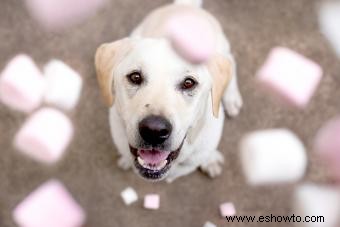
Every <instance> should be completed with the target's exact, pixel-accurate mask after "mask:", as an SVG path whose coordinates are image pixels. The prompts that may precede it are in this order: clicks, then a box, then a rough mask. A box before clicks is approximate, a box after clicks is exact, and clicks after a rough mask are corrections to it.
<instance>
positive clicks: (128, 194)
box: [120, 187, 138, 205]
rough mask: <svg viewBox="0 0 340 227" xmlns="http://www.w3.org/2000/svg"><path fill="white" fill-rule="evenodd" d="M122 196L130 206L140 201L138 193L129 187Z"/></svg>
mask: <svg viewBox="0 0 340 227" xmlns="http://www.w3.org/2000/svg"><path fill="white" fill-rule="evenodd" d="M120 196H121V197H122V199H123V201H124V203H125V205H130V204H132V203H134V202H136V201H137V200H138V195H137V193H136V191H135V190H134V189H133V188H131V187H127V188H126V189H124V190H123V191H122V192H121V193H120Z"/></svg>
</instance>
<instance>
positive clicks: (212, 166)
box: [200, 151, 224, 178]
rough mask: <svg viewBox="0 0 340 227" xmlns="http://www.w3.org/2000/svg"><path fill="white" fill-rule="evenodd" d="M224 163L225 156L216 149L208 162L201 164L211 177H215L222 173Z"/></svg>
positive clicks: (202, 168)
mask: <svg viewBox="0 0 340 227" xmlns="http://www.w3.org/2000/svg"><path fill="white" fill-rule="evenodd" d="M223 163H224V157H223V156H222V154H221V153H220V152H219V151H216V152H214V154H213V155H212V156H211V157H210V158H209V160H208V161H207V162H205V163H203V164H202V165H201V166H200V169H201V170H202V171H203V172H204V173H206V174H208V176H209V177H211V178H214V177H217V176H219V175H221V173H222V165H223Z"/></svg>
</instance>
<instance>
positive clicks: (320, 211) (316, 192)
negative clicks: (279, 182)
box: [294, 184, 340, 227]
mask: <svg viewBox="0 0 340 227" xmlns="http://www.w3.org/2000/svg"><path fill="white" fill-rule="evenodd" d="M339 192H340V191H339V188H332V187H327V186H317V185H313V184H304V185H301V186H299V187H298V188H297V189H296V190H295V193H294V214H295V215H298V216H301V222H300V224H302V225H303V226H306V227H335V226H336V224H337V222H338V221H340V219H339V213H340V193H339ZM307 216H308V218H309V220H306V221H308V222H304V218H306V217H307ZM321 216H322V217H321ZM318 217H319V218H322V219H319V220H318V221H317V219H316V218H318ZM313 221H314V222H313ZM323 221H324V222H323Z"/></svg>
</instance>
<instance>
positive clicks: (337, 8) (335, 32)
mask: <svg viewBox="0 0 340 227" xmlns="http://www.w3.org/2000/svg"><path fill="white" fill-rule="evenodd" d="M319 24H320V27H321V32H322V33H323V34H324V35H325V36H326V37H327V39H328V40H329V42H330V43H331V44H332V46H333V47H334V49H335V51H336V53H337V54H338V56H339V57H340V2H339V1H337V2H336V1H333V2H332V1H325V2H323V3H322V4H321V7H320V10H319Z"/></svg>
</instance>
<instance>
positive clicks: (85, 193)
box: [0, 0, 340, 227]
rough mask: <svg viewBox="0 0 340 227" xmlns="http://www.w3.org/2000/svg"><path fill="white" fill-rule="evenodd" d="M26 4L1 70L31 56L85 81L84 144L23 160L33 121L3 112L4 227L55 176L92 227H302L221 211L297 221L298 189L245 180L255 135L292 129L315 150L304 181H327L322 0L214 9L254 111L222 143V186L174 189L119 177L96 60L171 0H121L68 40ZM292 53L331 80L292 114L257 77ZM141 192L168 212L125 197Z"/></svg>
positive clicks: (335, 89)
mask: <svg viewBox="0 0 340 227" xmlns="http://www.w3.org/2000/svg"><path fill="white" fill-rule="evenodd" d="M22 2H23V1H22V0H2V1H1V2H0V41H1V42H0V68H3V67H4V66H5V64H6V62H7V61H8V60H9V59H10V58H11V57H13V56H14V55H16V54H18V53H21V52H24V53H27V54H29V55H32V56H33V57H34V59H35V60H36V61H37V62H38V63H39V64H40V65H43V64H44V63H46V62H47V61H48V60H49V59H51V58H58V59H61V60H63V61H65V62H66V63H68V64H69V65H71V66H72V67H73V68H75V69H76V70H77V71H79V72H80V73H81V74H82V75H83V78H84V80H85V86H84V90H83V94H82V98H81V102H80V105H79V106H78V108H77V109H76V111H74V112H73V113H70V116H71V117H72V118H73V120H74V124H75V126H76V135H75V139H74V141H73V142H72V145H71V146H70V148H69V151H68V153H67V155H66V156H65V158H64V159H63V160H62V161H61V162H60V163H58V164H57V165H56V166H53V167H46V166H43V165H41V164H38V163H36V162H34V161H32V160H30V159H27V158H25V157H23V156H22V155H20V154H18V152H16V151H15V150H14V149H13V147H12V145H11V143H12V138H13V136H14V134H15V132H16V131H17V130H18V128H19V127H20V125H21V124H22V122H23V121H24V119H25V116H24V115H23V114H19V113H16V112H13V111H10V110H9V109H7V108H6V107H5V106H3V105H0V152H1V153H0V154H1V158H0V226H1V227H11V226H15V225H14V223H13V221H12V218H11V210H12V209H13V208H14V207H15V205H16V204H18V203H19V202H20V201H21V200H22V199H23V198H24V197H25V196H26V195H27V194H28V193H29V192H31V191H32V190H33V189H35V188H36V187H37V186H38V185H40V184H41V183H43V182H44V181H46V180H48V179H50V178H52V177H55V178H58V179H60V180H61V181H63V182H64V183H65V185H66V186H67V188H68V189H69V191H70V192H71V193H72V194H73V195H74V197H75V198H76V200H77V201H78V202H79V203H80V204H81V205H82V206H83V207H84V209H85V210H86V212H87V214H88V222H87V224H86V226H91V227H113V226H129V227H130V226H147V227H153V226H155V227H156V226H157V227H165V226H202V225H203V223H204V222H205V221H206V220H211V221H212V222H214V223H215V224H217V225H218V226H246V225H249V226H254V227H256V226H285V227H287V226H293V223H265V224H261V223H251V224H250V223H249V224H248V223H247V224H246V223H227V221H226V220H225V219H223V218H220V217H219V213H218V205H219V204H220V203H221V202H224V201H232V202H234V203H235V205H236V208H237V212H238V214H239V215H258V216H259V215H270V214H274V215H287V214H291V213H292V210H291V206H290V204H291V197H292V192H293V189H294V186H295V185H282V186H272V187H260V188H253V187H250V186H248V185H247V184H246V183H245V181H244V178H243V175H242V172H241V171H240V163H239V159H238V149H237V144H238V141H239V140H240V138H241V136H242V135H243V134H244V133H246V132H248V131H251V130H255V129H264V128H271V127H288V128H290V129H292V130H293V131H294V132H296V133H297V135H299V137H301V139H302V140H303V141H304V142H305V144H306V146H307V147H308V149H309V157H310V159H309V161H310V163H309V166H308V171H307V175H306V177H305V178H304V179H303V181H313V182H327V181H329V179H328V178H327V176H326V175H325V171H324V170H323V168H322V166H321V165H320V163H319V162H318V161H317V160H315V157H313V154H312V152H311V144H312V141H313V137H314V135H315V132H316V130H317V129H318V128H319V127H320V126H321V125H322V123H323V122H324V121H325V120H327V119H329V118H330V117H333V116H335V115H336V114H337V113H339V107H340V105H339V104H340V99H339V97H340V89H339V88H340V75H339V74H340V64H339V60H338V59H336V57H335V55H334V53H333V51H332V49H331V47H330V46H329V44H328V43H327V42H326V41H325V39H324V38H323V37H322V35H321V34H320V32H319V30H318V26H317V18H316V13H315V9H316V7H315V3H317V2H316V1H312V0H291V1H279V0H275V1H274V0H256V1H250V0H206V1H205V3H204V7H205V8H206V9H207V10H209V11H210V12H212V13H213V14H214V15H215V16H216V17H217V18H218V19H219V20H220V21H221V22H222V24H223V27H224V30H225V32H226V33H227V35H228V37H229V39H230V42H231V44H232V49H233V52H234V54H235V56H236V59H237V62H238V74H239V82H240V89H241V92H242V94H243V97H244V100H245V106H244V109H243V110H242V113H241V115H240V116H239V117H237V118H236V119H233V120H228V121H226V123H225V127H224V136H223V140H222V142H221V144H220V150H221V151H223V153H224V156H225V159H226V163H225V166H224V173H223V175H222V176H221V177H219V178H217V179H214V180H211V179H209V178H207V177H206V176H205V175H203V174H202V173H200V172H198V171H197V172H195V173H194V174H191V175H190V176H187V177H183V178H181V179H179V180H177V181H175V182H174V183H173V184H166V183H156V184H152V183H148V182H145V181H143V180H141V179H140V178H139V177H137V176H136V175H135V174H133V173H132V172H124V171H122V170H120V169H118V168H117V165H116V159H117V156H116V152H115V148H114V146H113V145H112V142H111V139H110V135H109V126H108V117H107V110H106V108H105V107H104V105H103V104H102V103H101V101H100V96H99V91H98V89H97V82H96V79H95V72H94V66H93V56H94V52H95V50H96V47H97V46H98V45H99V44H100V43H103V42H105V41H111V40H115V39H118V38H121V37H124V36H127V35H128V34H129V32H130V31H131V30H132V29H133V27H134V26H135V25H136V24H137V23H138V22H139V21H140V20H141V19H142V18H143V17H144V16H145V15H147V14H148V12H150V10H152V9H154V8H156V7H158V6H160V5H163V4H165V3H168V2H169V1H165V0H143V1H141V0H139V1H137V0H115V1H113V0H112V1H111V2H110V5H109V7H107V8H105V9H103V10H101V11H100V12H98V14H97V15H96V16H94V17H92V18H91V19H90V20H89V21H87V22H86V23H83V24H82V25H80V26H78V27H76V28H75V29H72V30H70V31H68V32H66V33H63V34H59V35H54V34H47V33H45V32H44V31H43V30H41V29H40V28H39V27H38V26H37V24H36V23H35V22H34V21H33V20H31V19H30V17H29V16H28V14H27V11H26V10H25V8H24V6H23V4H22ZM276 45H283V46H287V47H290V48H292V49H295V50H297V51H299V52H301V53H303V54H304V55H306V56H307V57H310V58H311V59H313V60H315V61H317V62H319V63H320V64H321V65H322V67H323V68H324V71H325V73H324V74H325V76H324V78H323V80H322V83H321V86H320V87H319V89H318V91H317V92H316V95H315V97H314V98H313V100H312V102H311V104H310V105H309V107H308V108H307V109H306V110H305V111H297V110H290V109H286V108H284V107H281V106H280V105H278V104H276V103H274V102H272V101H271V99H269V98H268V97H267V96H265V95H263V94H262V93H260V92H258V90H257V89H256V87H255V85H254V73H255V72H256V69H257V68H258V67H259V65H260V64H262V62H263V61H264V59H265V57H266V54H267V53H268V51H269V50H270V48H271V47H273V46H276ZM126 186H132V187H134V188H135V189H136V190H137V191H138V193H139V195H140V196H143V195H144V194H146V193H150V192H155V193H159V194H160V195H161V208H160V210H158V211H148V210H144V209H143V208H142V201H141V200H140V201H138V202H137V203H135V204H133V205H131V206H130V207H126V206H125V205H123V202H122V201H121V199H120V197H119V193H120V191H121V190H122V189H124V188H125V187H126Z"/></svg>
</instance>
